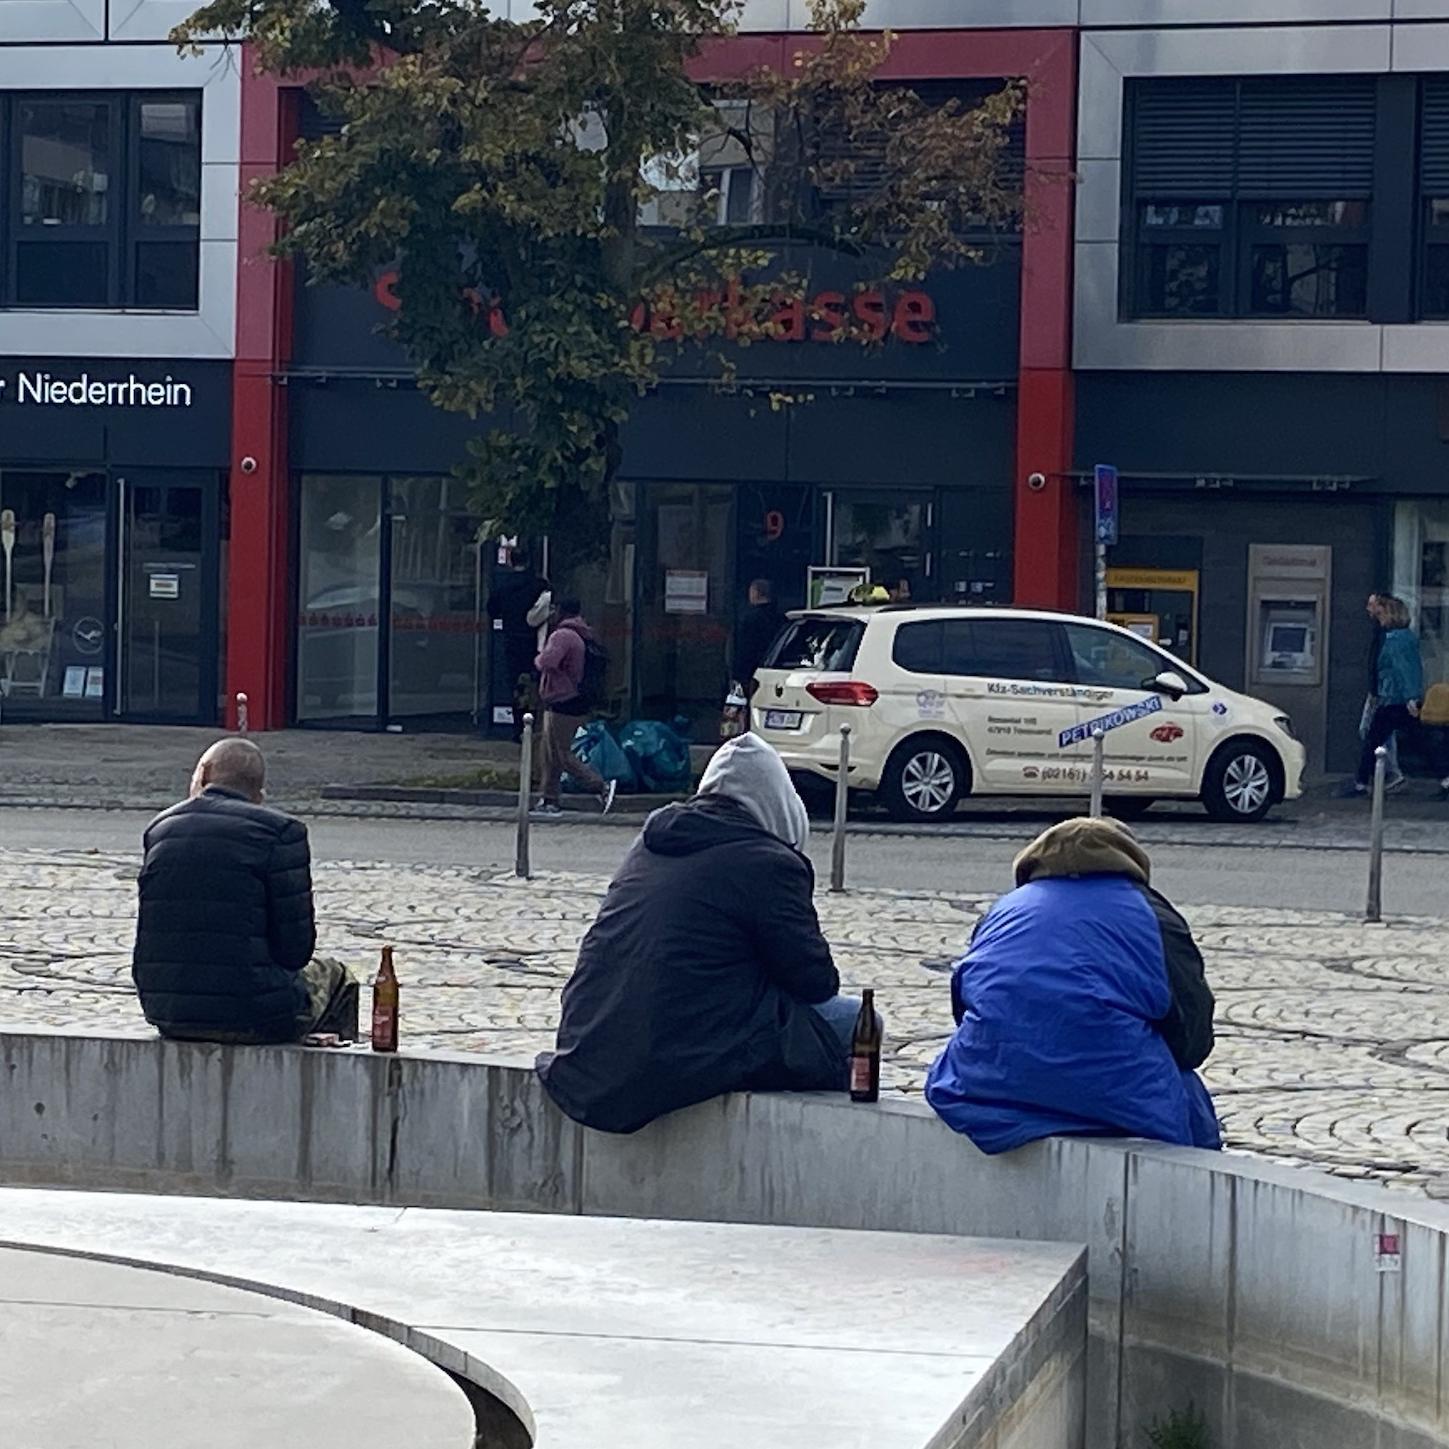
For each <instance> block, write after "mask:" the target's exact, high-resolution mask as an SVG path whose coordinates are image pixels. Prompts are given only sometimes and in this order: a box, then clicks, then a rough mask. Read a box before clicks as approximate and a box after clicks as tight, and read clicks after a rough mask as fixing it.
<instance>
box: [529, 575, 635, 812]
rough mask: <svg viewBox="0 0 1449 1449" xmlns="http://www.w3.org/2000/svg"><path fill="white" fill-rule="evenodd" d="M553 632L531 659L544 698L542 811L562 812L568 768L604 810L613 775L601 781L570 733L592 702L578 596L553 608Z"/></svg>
mask: <svg viewBox="0 0 1449 1449" xmlns="http://www.w3.org/2000/svg"><path fill="white" fill-rule="evenodd" d="M554 616H555V622H554V628H553V633H552V634H550V635H549V636H548V643H547V644H545V645H544V646H543V652H542V653H541V654H540V655H539V656H538V659H537V660H536V661H535V663H536V664H537V666H538V673H539V684H538V697H539V699H540V700H542V701H543V707H544V716H543V804H542V805H541V806H540V808H539V814H541V815H561V814H562V813H563V811H562V810H561V809H560V807H559V803H558V802H559V790H560V787H561V785H562V783H563V775H564V772H565V771H567V772H568V773H569V774H570V775H572V776H573V777H574V779H575V780H577V781H579V783H580V784H581V785H583V786H585V788H587V789H589V790H591V791H593V792H594V793H595V794H596V795H597V796H598V797H599V800H600V803H601V804H602V805H603V811H604V814H605V815H607V814H608V813H609V811H610V809H611V808H612V807H613V804H614V791H615V789H616V788H617V787H618V782H617V781H615V780H607V781H606V780H605V779H604V778H603V777H602V776H601V775H600V774H599V773H598V772H597V771H596V770H594V769H592V768H591V767H590V766H588V765H586V764H585V763H584V762H583V761H582V760H581V759H579V757H578V756H577V755H576V754H574V735H575V734H576V733H577V732H578V728H579V725H580V724H581V723H582V722H583V719H584V717H585V716H586V715H587V714H588V712H589V709H590V707H591V705H592V703H593V701H592V700H590V699H589V698H588V695H587V692H586V690H585V675H586V672H587V665H588V656H589V651H588V645H589V644H590V643H592V642H593V638H594V634H593V630H591V629H590V628H589V626H588V625H587V624H586V623H585V622H584V619H583V609H582V607H581V605H580V604H579V601H578V600H577V599H560V600H559V601H558V604H557V605H556V606H555V610H554Z"/></svg>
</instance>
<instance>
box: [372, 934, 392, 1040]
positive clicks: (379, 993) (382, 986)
mask: <svg viewBox="0 0 1449 1449" xmlns="http://www.w3.org/2000/svg"><path fill="white" fill-rule="evenodd" d="M372 1049H373V1051H375V1052H395V1051H396V1050H397V972H396V971H394V970H393V965H392V947H391V946H384V947H383V948H382V964H381V965H380V966H378V968H377V978H376V979H375V980H374V981H373V983H372Z"/></svg>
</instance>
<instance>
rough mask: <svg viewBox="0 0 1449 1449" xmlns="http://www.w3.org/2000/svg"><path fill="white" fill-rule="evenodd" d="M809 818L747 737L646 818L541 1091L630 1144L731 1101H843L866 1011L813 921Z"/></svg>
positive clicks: (580, 970)
mask: <svg viewBox="0 0 1449 1449" xmlns="http://www.w3.org/2000/svg"><path fill="white" fill-rule="evenodd" d="M809 832H810V822H809V820H808V818H807V817H806V814H805V807H804V806H803V805H802V804H801V803H800V797H799V796H798V795H797V794H796V793H795V788H794V786H793V785H792V784H791V783H790V777H789V775H788V774H787V773H786V771H785V766H784V764H783V762H782V761H781V759H780V757H779V755H777V754H776V753H775V751H774V750H773V749H771V747H770V746H769V745H767V744H766V743H765V742H764V741H763V740H761V739H760V738H759V736H758V735H741V736H740V737H739V738H738V739H735V740H731V741H730V742H729V743H728V744H726V745H724V746H722V747H721V748H720V750H719V751H718V752H717V753H716V754H715V756H714V758H713V760H711V761H710V764H709V768H708V769H707V770H706V771H705V774H704V778H703V779H702V780H701V781H700V785H699V793H698V794H697V795H696V796H695V798H694V799H692V800H689V801H687V802H686V803H684V804H681V805H668V806H666V807H665V808H664V809H663V810H658V811H656V812H655V813H654V814H653V815H651V816H650V817H649V820H648V822H647V823H646V824H645V826H644V830H643V833H642V834H641V835H640V836H639V838H638V840H636V841H635V842H634V845H633V848H632V849H631V850H630V851H629V854H628V856H626V857H625V860H624V864H623V865H622V867H621V868H620V870H619V873H618V875H616V876H615V877H614V880H613V883H612V884H611V885H610V887H609V893H608V895H607V896H606V897H605V898H604V904H603V906H602V907H601V908H600V910H599V914H598V916H597V917H596V918H595V920H594V924H593V926H592V927H591V928H590V929H589V933H588V935H587V936H585V937H584V941H583V945H582V946H581V947H580V948H579V960H578V966H577V967H576V968H575V970H574V974H573V976H572V977H571V978H570V979H569V983H568V985H567V986H565V987H564V993H563V1015H562V1018H561V1019H560V1022H559V1028H558V1045H557V1050H556V1051H554V1052H551V1053H546V1054H544V1055H543V1056H541V1057H540V1058H539V1060H538V1072H539V1076H540V1078H541V1079H542V1081H543V1085H544V1087H545V1089H546V1090H547V1091H548V1094H549V1096H550V1097H552V1098H553V1100H554V1101H555V1102H556V1103H557V1104H558V1106H559V1107H560V1108H561V1109H562V1110H563V1111H564V1112H565V1113H567V1115H568V1116H570V1117H572V1118H573V1120H574V1121H576V1122H581V1123H582V1124H583V1125H584V1126H585V1127H594V1128H597V1129H599V1130H600V1131H603V1132H634V1131H637V1130H638V1129H639V1128H640V1127H643V1126H644V1125H645V1124H646V1123H649V1122H652V1121H653V1120H654V1119H655V1118H656V1117H661V1116H663V1115H664V1114H665V1113H666V1112H673V1111H676V1110H678V1109H679V1108H681V1107H688V1106H690V1105H692V1104H693V1103H695V1102H703V1101H706V1100H707V1099H709V1098H710V1097H718V1096H720V1095H721V1094H722V1093H725V1092H737V1091H745V1090H754V1091H813V1090H820V1091H829V1090H835V1091H839V1090H843V1088H844V1087H845V1081H846V1063H847V1059H848V1057H849V1053H850V1036H851V1029H852V1027H853V1026H854V1024H855V1019H856V1017H857V1015H858V1014H859V1011H860V1002H859V1001H857V1000H854V999H853V998H850V997H845V996H841V995H839V991H840V977H839V976H838V975H837V974H836V970H835V963H834V961H833V960H832V959H831V955H830V947H829V945H828V944H827V943H826V940H825V937H824V936H823V935H822V934H821V931H820V922H819V920H818V919H817V917H816V914H815V901H814V885H815V872H814V870H813V869H812V868H811V865H810V862H809V860H808V859H807V858H806V857H805V856H804V855H803V854H802V853H801V852H802V851H803V850H804V847H805V841H806V838H807V836H808V835H809Z"/></svg>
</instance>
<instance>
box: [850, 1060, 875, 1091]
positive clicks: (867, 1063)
mask: <svg viewBox="0 0 1449 1449" xmlns="http://www.w3.org/2000/svg"><path fill="white" fill-rule="evenodd" d="M872 1064H873V1059H872V1058H871V1057H867V1056H859V1057H851V1059H850V1090H851V1091H852V1092H868V1091H870V1089H871V1087H872V1085H873V1083H872V1082H871V1075H872V1074H871V1066H872Z"/></svg>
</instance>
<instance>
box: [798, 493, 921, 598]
mask: <svg viewBox="0 0 1449 1449" xmlns="http://www.w3.org/2000/svg"><path fill="white" fill-rule="evenodd" d="M825 501H826V540H825V544H826V553H827V556H828V560H829V562H830V563H831V564H832V565H833V566H835V567H841V568H844V567H850V568H867V569H869V570H870V581H871V583H873V584H880V585H881V586H883V587H884V588H885V589H886V590H887V591H888V592H889V593H890V595H891V597H892V598H893V599H896V600H899V601H901V602H903V603H905V602H910V601H915V602H917V603H920V602H923V601H927V602H928V601H930V600H933V599H934V598H935V597H936V592H937V591H936V580H935V568H934V555H933V549H934V543H933V536H934V533H935V522H936V519H935V502H934V498H933V495H931V494H929V493H887V492H884V491H882V492H865V491H861V492H856V491H854V490H851V491H846V490H843V489H842V490H841V491H840V492H832V493H827V494H826V500H825Z"/></svg>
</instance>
